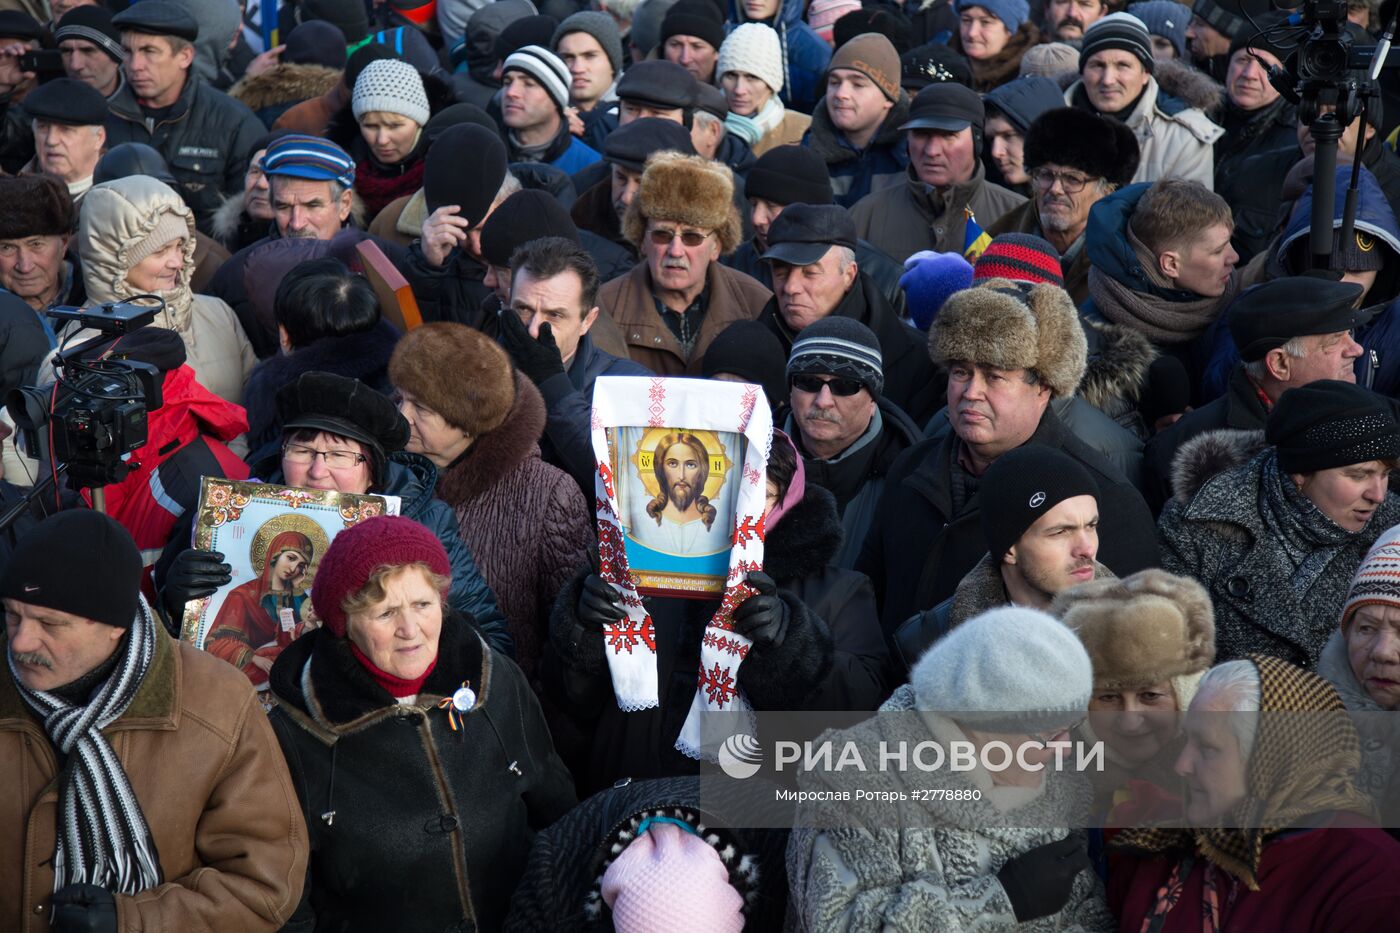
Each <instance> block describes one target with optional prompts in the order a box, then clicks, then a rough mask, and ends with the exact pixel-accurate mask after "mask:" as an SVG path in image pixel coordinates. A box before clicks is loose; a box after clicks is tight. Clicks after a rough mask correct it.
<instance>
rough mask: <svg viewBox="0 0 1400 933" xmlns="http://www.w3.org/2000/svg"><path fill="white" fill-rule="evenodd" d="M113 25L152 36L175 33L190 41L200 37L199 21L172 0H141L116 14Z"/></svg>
mask: <svg viewBox="0 0 1400 933" xmlns="http://www.w3.org/2000/svg"><path fill="white" fill-rule="evenodd" d="M112 25H113V26H116V27H117V28H118V29H120V30H121V31H122V32H139V33H144V34H146V35H148V36H175V37H176V38H177V39H184V40H185V41H186V42H193V41H194V40H195V39H198V38H199V22H198V21H197V20H195V18H194V16H193V15H192V14H191V13H190V12H189V10H186V9H185V8H184V7H182V6H180V5H179V4H178V3H172V2H171V0H141V2H140V3H135V4H132V5H131V6H129V7H127V8H126V9H125V10H122V11H121V12H120V13H118V14H117V15H116V16H113V17H112Z"/></svg>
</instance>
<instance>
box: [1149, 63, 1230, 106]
mask: <svg viewBox="0 0 1400 933" xmlns="http://www.w3.org/2000/svg"><path fill="white" fill-rule="evenodd" d="M1152 76H1153V77H1154V78H1156V79H1157V88H1158V90H1159V91H1160V92H1161V93H1162V94H1166V95H1168V96H1170V97H1175V98H1176V99H1177V100H1179V101H1181V102H1182V103H1184V104H1185V105H1186V106H1188V107H1195V108H1196V109H1197V110H1200V111H1201V112H1203V113H1204V114H1205V115H1206V116H1214V115H1215V114H1216V113H1217V112H1218V111H1219V110H1220V109H1221V107H1222V106H1223V104H1224V100H1225V97H1224V88H1222V87H1221V86H1220V82H1218V81H1216V80H1215V79H1214V78H1212V77H1211V76H1210V75H1208V74H1206V73H1205V72H1204V71H1200V70H1198V69H1196V68H1192V67H1191V66H1190V65H1188V64H1186V63H1185V62H1179V61H1166V62H1157V65H1156V67H1155V69H1154V70H1153V72H1152Z"/></svg>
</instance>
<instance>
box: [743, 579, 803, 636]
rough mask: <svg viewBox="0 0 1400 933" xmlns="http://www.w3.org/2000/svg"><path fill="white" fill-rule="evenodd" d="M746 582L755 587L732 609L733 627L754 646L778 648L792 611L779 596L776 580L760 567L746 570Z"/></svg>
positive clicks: (785, 632)
mask: <svg viewBox="0 0 1400 933" xmlns="http://www.w3.org/2000/svg"><path fill="white" fill-rule="evenodd" d="M749 586H752V587H753V588H754V589H756V590H758V594H757V595H755V596H750V597H749V598H748V599H746V600H744V601H743V602H742V603H740V604H739V608H737V609H735V610H734V631H735V632H738V633H739V634H740V635H743V636H744V637H745V638H747V639H749V641H752V642H753V643H754V647H755V648H777V647H779V646H780V645H782V643H783V639H784V638H786V637H787V629H788V621H789V619H790V618H791V613H789V612H788V607H787V603H785V602H783V601H782V600H781V599H780V598H779V597H778V584H776V583H774V582H773V578H772V577H770V576H768V574H766V573H764V572H763V571H761V570H755V571H753V572H751V573H750V574H749Z"/></svg>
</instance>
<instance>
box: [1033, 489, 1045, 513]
mask: <svg viewBox="0 0 1400 933" xmlns="http://www.w3.org/2000/svg"><path fill="white" fill-rule="evenodd" d="M1044 504H1045V493H1043V492H1038V493H1036V494H1035V495H1033V496H1031V501H1030V503H1029V505H1030V507H1031V508H1033V509H1038V508H1040V507H1041V506H1042V505H1044Z"/></svg>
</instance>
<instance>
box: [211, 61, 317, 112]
mask: <svg viewBox="0 0 1400 933" xmlns="http://www.w3.org/2000/svg"><path fill="white" fill-rule="evenodd" d="M339 82H340V72H339V71H336V70H335V69H334V68H327V67H326V66H325V65H298V64H293V63H291V62H283V63H280V64H277V65H273V66H272V67H271V68H269V69H268V70H267V71H264V72H262V73H261V74H256V75H244V76H243V77H242V78H240V79H239V80H238V83H237V84H235V85H234V86H233V87H231V88H229V89H228V96H229V97H232V98H234V99H235V100H238V101H241V102H242V103H244V104H245V105H247V107H248V109H249V110H252V111H254V112H257V111H259V110H261V109H263V108H264V107H275V106H277V105H279V104H287V103H293V104H294V103H300V102H301V101H304V100H311V99H312V98H313V97H320V96H321V95H322V94H325V93H326V92H327V91H329V90H330V89H331V88H333V87H335V86H336V84H338V83H339Z"/></svg>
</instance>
